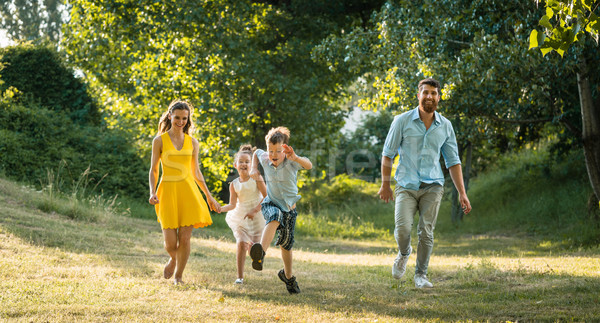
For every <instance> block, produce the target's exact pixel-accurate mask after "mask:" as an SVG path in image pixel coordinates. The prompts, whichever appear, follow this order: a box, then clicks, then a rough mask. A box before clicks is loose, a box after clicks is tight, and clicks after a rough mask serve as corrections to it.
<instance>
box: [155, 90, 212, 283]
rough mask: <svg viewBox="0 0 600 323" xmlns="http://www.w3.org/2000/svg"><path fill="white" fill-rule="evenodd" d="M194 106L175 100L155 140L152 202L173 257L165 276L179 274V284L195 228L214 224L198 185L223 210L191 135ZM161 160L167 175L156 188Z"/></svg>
mask: <svg viewBox="0 0 600 323" xmlns="http://www.w3.org/2000/svg"><path fill="white" fill-rule="evenodd" d="M192 109H193V108H192V106H191V105H190V104H189V103H187V102H185V101H179V100H176V101H173V102H171V104H170V105H169V109H168V111H167V112H165V113H164V114H163V115H162V117H161V118H160V122H159V124H158V136H156V137H155V138H154V140H153V141H152V162H151V164H150V174H149V182H150V198H149V200H148V202H149V203H150V204H152V205H154V207H155V210H156V215H157V218H158V222H160V225H161V227H162V231H163V237H164V239H165V249H166V250H167V252H168V253H169V256H171V258H170V259H169V261H168V262H167V264H166V265H165V268H164V270H163V275H164V277H165V278H166V279H169V278H171V277H172V276H173V274H175V278H174V283H175V284H181V283H183V281H182V280H181V279H182V276H183V270H184V269H185V265H186V264H187V261H188V258H189V256H190V238H191V236H192V229H193V228H201V227H205V226H208V225H211V224H212V219H211V217H210V213H209V211H208V207H207V206H206V202H204V199H203V198H202V195H201V194H200V191H199V190H198V187H200V189H201V190H202V191H203V192H204V195H205V196H206V199H207V200H208V204H209V205H210V208H211V210H213V211H216V212H219V210H220V205H219V204H218V203H217V201H215V199H214V198H213V197H212V196H211V194H210V191H209V190H208V187H207V186H206V183H205V182H204V176H202V172H200V168H199V166H198V150H199V144H198V141H197V140H196V139H194V138H192V137H191V136H190V134H191V133H192V128H193V125H192ZM159 163H160V164H161V165H162V170H163V174H162V178H161V181H160V184H159V185H158V189H156V181H157V178H158V165H159ZM196 185H197V186H196Z"/></svg>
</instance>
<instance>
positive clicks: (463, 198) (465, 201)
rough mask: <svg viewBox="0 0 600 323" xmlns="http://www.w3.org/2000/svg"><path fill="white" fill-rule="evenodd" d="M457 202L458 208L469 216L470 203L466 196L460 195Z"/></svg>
mask: <svg viewBox="0 0 600 323" xmlns="http://www.w3.org/2000/svg"><path fill="white" fill-rule="evenodd" d="M458 200H459V202H460V207H462V209H463V212H464V213H465V214H469V212H471V202H470V201H469V198H468V197H467V195H466V194H465V195H460V197H459V198H458Z"/></svg>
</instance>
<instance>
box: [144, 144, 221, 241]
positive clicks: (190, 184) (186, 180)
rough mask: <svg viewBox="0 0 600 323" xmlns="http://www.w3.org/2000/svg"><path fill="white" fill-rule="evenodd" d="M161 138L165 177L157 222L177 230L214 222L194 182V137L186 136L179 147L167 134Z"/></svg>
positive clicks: (163, 226)
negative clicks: (178, 148)
mask: <svg viewBox="0 0 600 323" xmlns="http://www.w3.org/2000/svg"><path fill="white" fill-rule="evenodd" d="M160 137H161V138H162V153H161V154H160V163H161V166H162V171H163V173H162V177H161V180H160V184H158V190H157V191H156V196H157V197H158V201H159V203H158V204H156V205H155V206H154V208H155V210H156V216H157V218H158V222H160V225H161V227H162V228H163V229H177V228H180V227H186V226H190V225H193V226H194V228H202V227H206V226H209V225H211V224H212V219H211V217H210V213H209V209H208V205H206V202H205V201H204V198H203V197H202V193H200V188H199V187H198V186H197V184H196V182H195V181H194V175H193V173H192V172H193V171H194V170H193V169H192V153H193V151H194V148H193V145H192V137H190V136H188V135H187V134H186V135H184V140H183V147H182V148H181V150H177V149H176V148H175V146H173V142H171V137H169V134H168V133H166V132H165V133H164V134H162V135H161V136H160Z"/></svg>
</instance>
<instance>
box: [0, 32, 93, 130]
mask: <svg viewBox="0 0 600 323" xmlns="http://www.w3.org/2000/svg"><path fill="white" fill-rule="evenodd" d="M0 62H1V63H2V65H3V66H4V67H3V68H2V69H1V70H0V75H1V78H2V80H3V83H2V84H0V92H2V93H3V92H4V91H6V90H7V89H8V88H10V87H13V88H16V89H18V90H19V91H20V92H21V95H20V96H19V97H18V99H16V100H17V102H22V103H24V104H25V105H27V104H32V105H39V106H41V107H44V108H47V109H50V110H54V111H59V112H63V113H64V114H65V115H67V116H69V117H70V118H71V119H72V120H73V121H74V122H75V123H78V124H93V125H99V124H100V122H101V116H100V112H99V107H98V103H97V102H96V101H95V100H94V99H93V98H92V97H91V96H90V94H89V93H88V88H87V85H86V84H85V83H84V82H83V80H81V79H79V78H75V77H74V76H73V75H74V71H73V70H72V69H70V68H68V67H67V66H66V64H65V63H64V59H63V58H62V57H61V56H60V54H59V53H58V52H56V51H55V50H54V49H52V48H49V47H46V46H34V45H31V44H27V43H25V44H21V45H18V46H11V47H6V48H2V49H0Z"/></svg>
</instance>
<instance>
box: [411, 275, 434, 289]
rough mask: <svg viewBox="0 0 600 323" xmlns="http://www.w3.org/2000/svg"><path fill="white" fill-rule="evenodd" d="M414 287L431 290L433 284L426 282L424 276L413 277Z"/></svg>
mask: <svg viewBox="0 0 600 323" xmlns="http://www.w3.org/2000/svg"><path fill="white" fill-rule="evenodd" d="M415 287H416V288H431V287H433V284H432V283H430V282H429V280H427V276H426V275H415Z"/></svg>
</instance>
